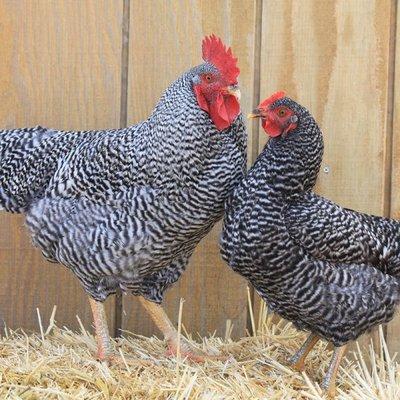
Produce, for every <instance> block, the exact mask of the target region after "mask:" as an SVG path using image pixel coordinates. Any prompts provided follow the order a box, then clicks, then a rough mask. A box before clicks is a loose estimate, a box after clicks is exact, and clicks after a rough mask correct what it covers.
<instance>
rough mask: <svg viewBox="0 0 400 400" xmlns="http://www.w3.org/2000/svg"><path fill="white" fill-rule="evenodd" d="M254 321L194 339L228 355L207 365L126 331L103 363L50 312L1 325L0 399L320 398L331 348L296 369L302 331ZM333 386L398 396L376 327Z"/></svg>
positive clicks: (395, 374)
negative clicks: (372, 344)
mask: <svg viewBox="0 0 400 400" xmlns="http://www.w3.org/2000/svg"><path fill="white" fill-rule="evenodd" d="M39 320H40V318H39ZM252 324H253V327H254V328H256V331H257V334H256V335H254V336H247V337H245V338H243V339H241V340H239V341H232V340H231V339H230V338H229V331H230V326H229V324H228V325H227V334H226V337H225V338H217V337H209V338H204V339H202V342H201V343H200V338H198V339H197V340H196V343H197V345H198V346H200V347H202V348H203V349H205V350H207V351H208V352H210V353H216V352H218V351H220V352H221V353H222V354H226V355H228V356H229V358H228V359H227V360H226V361H207V362H206V363H205V364H193V363H190V362H188V361H187V360H183V359H181V358H180V357H179V355H178V357H177V358H169V357H167V356H166V346H165V343H164V342H163V341H162V340H159V339H157V338H154V337H153V338H145V337H140V336H135V335H132V334H129V333H128V332H125V333H124V337H123V338H120V339H118V340H117V341H116V342H115V345H116V346H117V348H118V351H119V352H120V353H121V354H122V355H123V358H125V360H126V365H123V364H122V365H113V366H110V367H108V366H107V365H106V364H104V363H100V362H98V361H96V360H95V359H94V358H93V355H92V354H93V353H94V351H95V340H94V338H93V336H92V335H90V334H89V333H88V332H87V331H85V330H84V329H83V328H82V330H81V332H79V333H74V332H71V331H70V330H68V329H66V328H63V329H60V328H58V327H57V326H56V325H55V322H54V314H53V317H52V319H51V321H50V324H49V326H48V327H47V328H43V327H42V328H41V332H40V333H39V334H29V335H28V334H25V333H24V332H22V331H14V332H11V331H8V330H6V331H5V334H4V335H3V338H2V339H1V345H0V399H32V400H33V399H74V400H79V399H99V400H100V399H146V400H152V399H210V400H211V399H212V400H219V399H224V400H225V399H227V400H228V399H235V400H241V399H246V400H247V399H266V400H274V399H279V400H281V399H322V398H323V396H322V394H321V391H320V389H319V387H318V385H317V384H316V383H315V382H316V381H318V382H320V381H321V378H322V376H323V374H324V372H325V370H326V367H327V364H328V361H329V356H330V354H331V353H330V352H329V351H322V350H323V349H324V347H325V344H323V343H320V344H319V345H317V346H316V350H315V351H313V352H312V353H311V354H310V356H309V358H308V360H307V369H306V373H307V375H306V374H305V373H303V374H300V373H296V372H293V371H292V370H291V369H289V368H287V367H286V366H285V360H286V359H287V358H288V357H289V355H290V354H292V353H293V352H294V351H295V350H296V349H297V348H298V346H299V345H300V344H301V342H302V340H304V338H305V334H304V333H299V332H297V331H296V330H295V329H294V328H293V327H292V326H291V325H290V324H288V323H287V322H285V321H280V322H279V323H278V324H275V323H273V321H272V317H271V316H268V315H267V313H266V310H265V309H264V310H262V312H261V314H260V317H259V318H258V321H254V318H252ZM257 325H258V326H257ZM41 326H42V324H41ZM182 331H183V332H185V331H184V329H182ZM384 360H385V361H384ZM367 364H370V365H372V366H371V367H367ZM338 384H339V391H338V393H339V395H338V397H337V398H338V399H360V400H361V399H362V400H365V399H382V400H392V399H393V400H395V399H396V400H397V399H399V398H400V368H399V366H398V365H397V363H396V362H395V361H394V360H393V358H390V357H389V354H388V352H387V347H386V344H385V341H384V338H383V333H382V330H380V348H379V349H377V350H376V353H375V352H374V351H373V350H372V348H371V349H370V351H369V354H368V352H367V355H364V358H363V356H362V355H361V352H360V351H356V352H355V358H353V361H349V360H346V361H344V362H343V363H342V368H341V371H340V374H339V378H338Z"/></svg>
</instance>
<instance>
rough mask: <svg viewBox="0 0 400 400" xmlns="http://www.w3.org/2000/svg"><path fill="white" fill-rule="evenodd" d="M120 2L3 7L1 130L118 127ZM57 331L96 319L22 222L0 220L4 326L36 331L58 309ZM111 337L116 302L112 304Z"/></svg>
mask: <svg viewBox="0 0 400 400" xmlns="http://www.w3.org/2000/svg"><path fill="white" fill-rule="evenodd" d="M121 21H122V2H109V1H106V0H83V1H79V2H75V1H68V0H63V1H61V0H60V1H49V0H38V1H29V0H24V1H23V0H21V1H12V0H4V1H1V2H0V60H1V62H0V128H1V129H4V128H11V127H21V126H34V125H37V124H40V125H43V126H48V127H54V128H59V129H100V128H107V127H117V126H118V124H119V104H120V94H121V88H120V83H121V76H120V70H121V66H120V62H121V44H122V40H121ZM55 304H57V306H58V311H57V315H56V320H57V321H58V323H59V324H60V325H67V326H69V327H71V328H77V327H78V324H77V320H76V315H77V314H78V315H79V316H80V318H81V319H82V321H83V322H84V324H85V325H86V326H88V327H89V326H91V323H92V322H91V321H92V319H91V314H90V310H89V307H88V304H87V298H86V296H85V295H84V292H83V290H82V289H81V287H80V285H79V283H78V281H77V279H76V278H75V277H74V276H73V275H72V274H71V273H70V272H69V271H68V270H67V269H65V268H63V267H61V266H58V265H55V264H49V263H46V262H45V261H44V259H43V258H42V257H41V254H40V252H39V251H38V250H36V249H33V247H32V245H31V242H30V239H29V237H28V235H27V234H26V232H25V229H24V227H23V218H22V217H21V216H14V215H9V214H8V215H5V214H1V216H0V320H1V321H5V323H6V324H7V325H8V326H9V327H12V328H17V327H22V328H24V329H38V323H37V317H36V307H38V308H39V309H40V311H41V315H42V319H43V322H44V323H45V324H46V322H47V321H48V318H49V316H50V313H51V311H52V308H53V305H55ZM107 308H108V316H109V319H110V322H111V324H112V325H111V329H114V325H113V321H114V301H113V300H111V301H109V302H108V306H107Z"/></svg>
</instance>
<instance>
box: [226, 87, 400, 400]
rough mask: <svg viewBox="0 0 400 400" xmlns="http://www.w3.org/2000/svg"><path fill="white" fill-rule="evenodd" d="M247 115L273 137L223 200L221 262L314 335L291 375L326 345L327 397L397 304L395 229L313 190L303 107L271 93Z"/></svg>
mask: <svg viewBox="0 0 400 400" xmlns="http://www.w3.org/2000/svg"><path fill="white" fill-rule="evenodd" d="M251 117H259V118H261V120H262V126H263V128H264V130H265V131H266V132H267V134H268V135H269V136H270V139H269V141H268V143H267V144H266V146H265V147H264V149H263V151H262V153H261V154H260V156H259V157H258V159H257V160H256V162H255V164H254V166H253V167H252V168H251V169H250V171H249V173H248V175H247V177H246V178H245V179H244V180H243V181H242V182H241V183H240V184H239V185H238V186H237V187H236V188H235V189H234V192H233V195H232V196H231V198H230V199H229V200H228V201H227V206H226V208H227V210H226V215H225V219H224V228H223V233H222V236H221V252H222V256H223V258H224V259H225V260H226V261H227V262H228V264H229V265H230V267H231V268H232V269H233V270H234V271H236V272H238V273H239V274H241V275H243V276H244V277H246V278H247V279H248V280H249V281H250V282H251V283H252V284H253V285H254V287H255V289H256V291H257V292H258V293H259V294H260V296H261V297H262V298H263V299H264V300H265V301H266V303H267V304H268V306H269V308H270V309H271V310H272V311H274V312H276V313H278V314H279V315H281V316H282V317H284V318H286V319H288V320H289V321H292V322H293V323H294V325H295V326H296V327H297V328H299V329H302V330H307V331H310V332H311V335H310V336H309V337H308V339H307V340H306V342H305V343H304V345H303V346H302V347H301V349H300V350H299V351H298V352H297V353H296V354H295V355H294V356H293V357H292V359H291V364H292V365H293V367H294V368H295V369H297V370H302V369H304V360H305V358H306V356H307V354H308V353H309V351H310V350H311V349H312V347H313V346H314V345H315V344H316V343H317V342H318V340H319V339H325V340H327V341H328V342H329V343H331V344H333V346H334V354H333V357H332V361H331V363H330V366H329V369H328V372H327V374H326V376H325V378H324V380H323V385H322V386H323V387H324V388H325V389H326V390H327V394H328V396H329V397H334V395H335V380H336V373H337V370H338V367H339V363H340V360H341V358H342V356H343V354H344V351H345V348H346V345H347V343H348V342H350V341H352V340H355V339H357V338H358V337H359V336H360V335H361V334H363V333H364V332H366V331H368V330H369V329H371V328H372V327H374V326H375V325H378V324H381V323H385V322H388V321H390V320H391V319H392V317H393V314H394V312H395V309H396V306H397V304H398V303H399V301H400V277H399V273H400V229H399V228H400V224H399V223H398V222H397V221H394V220H390V219H385V218H380V217H375V216H369V215H366V214H360V213H357V212H355V211H352V210H347V209H343V208H341V207H340V206H338V205H336V204H334V203H332V202H330V201H329V200H327V199H324V198H323V197H320V196H317V195H316V194H314V193H313V192H312V191H311V190H312V188H313V187H314V185H315V181H316V178H317V175H318V172H319V168H320V165H321V160H322V154H323V140H322V134H321V131H320V129H319V127H318V125H317V124H316V122H315V120H314V118H313V117H312V116H311V115H310V113H309V112H308V111H307V110H306V109H305V108H304V107H302V106H301V105H299V104H297V103H296V102H294V101H293V100H291V99H289V98H288V97H285V96H284V93H283V92H278V93H276V94H274V95H272V96H271V97H270V98H268V99H266V100H265V101H263V102H262V103H261V104H260V105H259V107H258V108H257V109H256V110H254V112H253V114H252V115H251Z"/></svg>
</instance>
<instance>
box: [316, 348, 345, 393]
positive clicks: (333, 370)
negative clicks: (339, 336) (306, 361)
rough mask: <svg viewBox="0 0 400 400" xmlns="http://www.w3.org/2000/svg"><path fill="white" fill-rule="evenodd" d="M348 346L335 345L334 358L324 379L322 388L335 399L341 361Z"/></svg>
mask: <svg viewBox="0 0 400 400" xmlns="http://www.w3.org/2000/svg"><path fill="white" fill-rule="evenodd" d="M346 346H347V345H344V346H342V347H335V348H334V350H333V356H332V360H331V362H330V364H329V368H328V371H327V373H326V375H325V377H324V379H323V381H322V385H321V386H322V389H324V390H325V391H326V396H327V398H328V399H334V398H335V396H336V376H337V373H338V370H339V365H340V361H341V360H342V358H343V356H344V353H345V352H346Z"/></svg>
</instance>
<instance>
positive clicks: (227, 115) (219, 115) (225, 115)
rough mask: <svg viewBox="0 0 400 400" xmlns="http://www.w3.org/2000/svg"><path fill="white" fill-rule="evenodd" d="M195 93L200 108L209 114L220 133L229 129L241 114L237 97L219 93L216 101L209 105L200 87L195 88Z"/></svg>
mask: <svg viewBox="0 0 400 400" xmlns="http://www.w3.org/2000/svg"><path fill="white" fill-rule="evenodd" d="M194 92H195V94H196V99H197V103H198V104H199V107H200V108H201V109H202V110H204V111H206V112H207V113H208V115H209V116H210V118H211V120H212V121H213V122H214V125H215V126H216V128H217V129H218V130H219V131H223V130H224V129H226V128H229V127H230V126H231V125H232V122H233V121H234V120H235V118H236V117H237V116H238V115H239V113H240V105H239V102H238V100H237V99H236V97H235V96H223V95H222V94H221V93H218V95H217V97H216V98H215V100H214V101H212V102H210V103H208V102H207V100H206V98H205V97H204V94H203V93H202V91H201V88H200V86H194Z"/></svg>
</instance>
